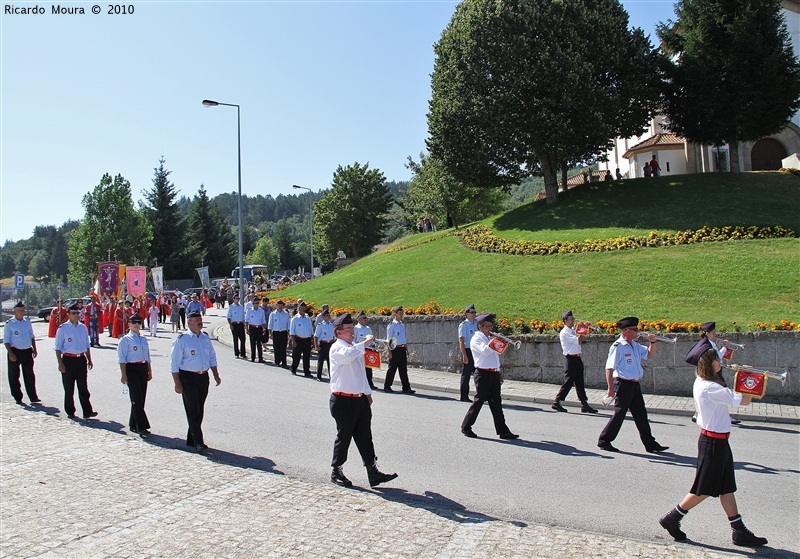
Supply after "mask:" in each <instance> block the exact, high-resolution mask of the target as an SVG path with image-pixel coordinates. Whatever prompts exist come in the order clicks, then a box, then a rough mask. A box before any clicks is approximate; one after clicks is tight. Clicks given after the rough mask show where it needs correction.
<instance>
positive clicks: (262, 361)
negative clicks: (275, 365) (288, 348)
mask: <svg viewBox="0 0 800 559" xmlns="http://www.w3.org/2000/svg"><path fill="white" fill-rule="evenodd" d="M258 362H259V363H266V361H264V360H263V359H259V360H258Z"/></svg>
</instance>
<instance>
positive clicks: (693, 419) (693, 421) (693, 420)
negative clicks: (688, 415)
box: [692, 415, 697, 423]
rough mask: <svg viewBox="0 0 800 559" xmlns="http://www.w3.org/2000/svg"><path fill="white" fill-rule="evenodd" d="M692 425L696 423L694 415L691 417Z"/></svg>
mask: <svg viewBox="0 0 800 559" xmlns="http://www.w3.org/2000/svg"><path fill="white" fill-rule="evenodd" d="M692 423H697V416H696V415H693V416H692Z"/></svg>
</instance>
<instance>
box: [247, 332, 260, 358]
mask: <svg viewBox="0 0 800 559" xmlns="http://www.w3.org/2000/svg"><path fill="white" fill-rule="evenodd" d="M248 330H249V332H248V333H249V334H250V359H252V360H253V361H255V360H256V351H258V360H259V361H263V360H264V350H263V349H262V348H261V333H262V332H263V331H264V329H263V328H261V326H249V327H248Z"/></svg>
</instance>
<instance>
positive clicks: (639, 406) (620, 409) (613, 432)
mask: <svg viewBox="0 0 800 559" xmlns="http://www.w3.org/2000/svg"><path fill="white" fill-rule="evenodd" d="M614 388H615V389H616V391H617V398H616V399H615V400H614V415H612V416H611V419H609V420H608V423H606V426H605V427H604V428H603V431H602V432H601V433H600V438H599V439H598V442H599V443H610V442H611V441H613V440H614V439H616V438H617V435H618V434H619V430H620V429H621V428H622V422H623V421H625V415H626V414H627V413H628V410H630V411H631V415H632V416H633V421H634V422H635V423H636V428H637V429H638V430H639V438H640V439H642V443H643V444H644V447H645V448H646V449H650V448H653V446H655V444H656V440H655V438H653V434H652V433H651V432H650V422H649V421H647V408H645V407H644V396H642V387H641V386H640V385H639V383H638V382H631V381H627V380H620V379H615V380H614Z"/></svg>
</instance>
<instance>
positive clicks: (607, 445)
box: [597, 441, 619, 452]
mask: <svg viewBox="0 0 800 559" xmlns="http://www.w3.org/2000/svg"><path fill="white" fill-rule="evenodd" d="M597 448H601V449H603V450H607V451H608V452H619V449H618V448H617V447H615V446H614V445H612V444H611V443H607V442H605V441H600V442H599V443H597Z"/></svg>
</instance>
